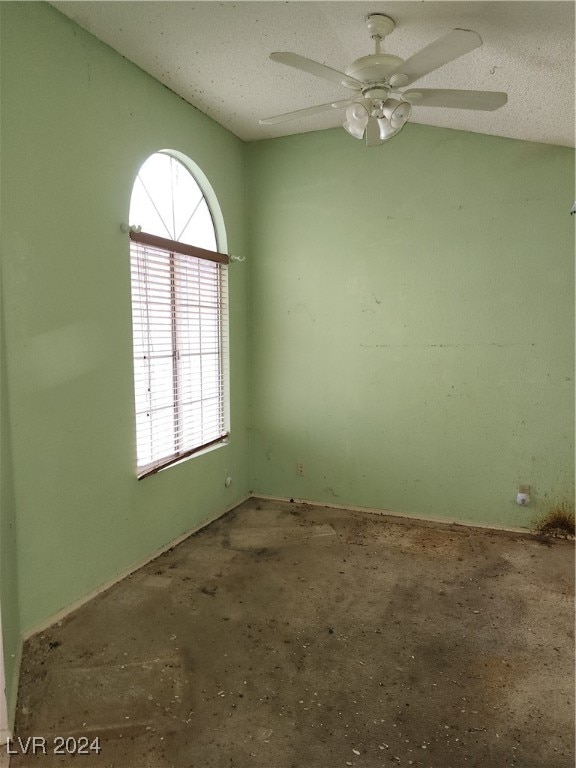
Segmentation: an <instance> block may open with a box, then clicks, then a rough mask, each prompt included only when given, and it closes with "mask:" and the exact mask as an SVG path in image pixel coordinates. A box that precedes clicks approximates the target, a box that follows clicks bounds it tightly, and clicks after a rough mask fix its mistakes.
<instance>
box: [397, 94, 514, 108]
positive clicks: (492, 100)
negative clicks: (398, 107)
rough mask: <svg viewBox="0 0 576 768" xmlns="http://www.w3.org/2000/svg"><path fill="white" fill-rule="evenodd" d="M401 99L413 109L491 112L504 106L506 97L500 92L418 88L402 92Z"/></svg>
mask: <svg viewBox="0 0 576 768" xmlns="http://www.w3.org/2000/svg"><path fill="white" fill-rule="evenodd" d="M402 98H404V99H406V101H409V102H410V104H412V106H413V107H448V108H449V109H483V110H486V111H488V112H491V111H492V110H494V109H498V108H499V107H502V106H504V104H506V102H507V101H508V96H507V95H506V94H505V93H502V91H459V90H455V89H454V90H452V89H442V88H418V89H417V90H413V91H404V93H403V94H402Z"/></svg>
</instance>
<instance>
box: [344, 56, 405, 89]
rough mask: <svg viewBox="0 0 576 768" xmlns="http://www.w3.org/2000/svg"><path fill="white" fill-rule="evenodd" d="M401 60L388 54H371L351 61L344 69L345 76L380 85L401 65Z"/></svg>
mask: <svg viewBox="0 0 576 768" xmlns="http://www.w3.org/2000/svg"><path fill="white" fill-rule="evenodd" d="M402 62H403V59H401V58H400V57H399V56H392V54H390V53H373V54H371V55H370V56H362V57H361V58H359V59H356V61H353V62H352V64H350V66H349V67H347V68H346V74H347V75H350V77H355V78H356V80H360V81H361V82H362V83H381V82H383V81H385V80H386V79H387V77H388V74H389V73H390V72H392V70H394V69H396V67H398V66H399V65H400V64H402Z"/></svg>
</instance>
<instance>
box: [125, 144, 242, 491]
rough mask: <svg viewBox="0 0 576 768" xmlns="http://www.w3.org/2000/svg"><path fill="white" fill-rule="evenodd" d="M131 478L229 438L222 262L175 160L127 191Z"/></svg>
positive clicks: (194, 192)
mask: <svg viewBox="0 0 576 768" xmlns="http://www.w3.org/2000/svg"><path fill="white" fill-rule="evenodd" d="M130 223H132V224H138V225H140V226H141V227H142V230H143V231H142V232H141V233H139V234H135V233H132V234H131V238H132V239H131V245H130V257H131V280H132V328H133V349H134V385H135V402H136V448H137V472H138V477H144V476H146V475H148V474H152V473H154V472H156V471H158V470H159V469H161V468H162V467H165V466H168V465H169V464H173V463H175V462H176V461H180V460H181V459H183V458H184V457H186V456H190V455H192V454H194V453H197V452H198V451H200V450H202V449H204V448H207V447H208V446H211V445H215V444H218V443H220V442H222V441H224V440H225V439H226V437H227V436H228V424H227V413H226V411H227V408H226V390H227V378H228V376H227V360H228V344H227V330H228V322H227V303H228V301H227V263H228V257H227V256H225V255H224V254H220V253H218V252H217V250H216V233H215V230H214V224H213V221H212V217H211V214H210V210H209V208H208V204H207V203H206V200H205V198H204V195H203V194H202V190H201V189H200V187H199V185H198V183H197V182H196V180H195V179H194V177H193V176H192V174H191V173H190V171H189V170H188V169H187V168H186V167H185V166H184V164H183V163H181V162H180V161H179V160H177V159H176V158H175V157H172V156H171V155H169V154H167V153H164V152H158V153H156V154H154V155H152V156H151V157H150V158H148V160H147V161H146V162H145V163H144V165H143V166H142V168H141V169H140V172H139V174H138V177H137V178H136V181H135V183H134V189H133V192H132V198H131V203H130Z"/></svg>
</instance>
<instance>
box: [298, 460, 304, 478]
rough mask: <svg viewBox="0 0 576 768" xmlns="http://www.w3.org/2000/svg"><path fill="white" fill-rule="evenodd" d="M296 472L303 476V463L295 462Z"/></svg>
mask: <svg viewBox="0 0 576 768" xmlns="http://www.w3.org/2000/svg"><path fill="white" fill-rule="evenodd" d="M296 474H297V475H299V476H300V477H303V476H304V464H301V463H300V462H298V464H296Z"/></svg>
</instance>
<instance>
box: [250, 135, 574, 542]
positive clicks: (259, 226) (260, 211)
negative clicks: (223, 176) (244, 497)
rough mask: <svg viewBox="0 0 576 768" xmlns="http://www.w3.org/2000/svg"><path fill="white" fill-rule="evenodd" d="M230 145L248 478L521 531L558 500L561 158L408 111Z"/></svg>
mask: <svg viewBox="0 0 576 768" xmlns="http://www.w3.org/2000/svg"><path fill="white" fill-rule="evenodd" d="M248 158H249V162H248V168H249V186H248V189H249V211H250V214H251V219H250V226H249V243H250V258H251V261H252V265H251V290H252V329H251V338H252V345H253V346H252V363H251V365H252V371H253V374H252V376H253V378H252V382H253V383H252V406H251V407H252V411H251V414H252V415H251V429H252V433H251V462H252V464H251V480H252V488H253V490H254V491H255V492H257V493H266V494H271V495H280V496H292V497H297V498H303V499H310V500H316V501H323V502H331V503H336V504H339V503H342V504H349V505H358V506H366V507H373V508H379V509H388V510H392V511H395V512H402V513H411V514H415V515H420V516H423V517H429V516H430V517H439V518H452V519H457V520H461V521H471V522H472V521H473V522H480V523H488V524H496V525H505V526H522V527H523V526H529V525H530V524H531V522H532V520H533V518H534V517H535V516H536V515H537V514H539V513H540V512H542V511H544V510H546V509H547V507H548V505H549V504H551V503H553V502H554V501H558V500H564V499H568V500H572V498H573V493H574V486H573V474H574V455H573V430H574V407H573V403H574V382H573V371H574V279H573V278H574V274H573V266H574V221H573V220H572V218H571V217H570V216H569V210H570V207H571V204H572V202H573V200H574V153H573V151H572V150H569V149H565V148H560V147H553V146H546V145H540V144H531V143H525V142H519V141H512V140H506V139H501V138H495V137H488V136H481V135H473V134H467V133H464V132H457V131H450V130H444V129H436V128H430V127H425V126H418V125H413V124H411V125H408V126H407V127H406V129H405V130H404V131H403V132H402V133H401V134H400V135H399V136H397V137H396V138H394V139H393V140H392V141H391V142H390V143H389V144H386V145H384V146H382V147H380V148H376V149H367V148H365V147H364V146H363V145H362V144H361V143H360V142H358V141H356V140H354V139H352V138H350V137H348V136H347V135H346V133H345V132H344V131H342V130H340V129H338V130H335V131H329V132H322V133H310V134H304V135H299V136H293V137H288V138H283V139H277V140H271V141H266V142H258V143H254V144H252V145H250V147H249V154H248ZM297 462H301V463H302V465H303V469H304V475H303V476H298V475H297V474H296V464H297ZM519 483H529V484H530V485H531V486H532V488H533V500H534V501H533V504H532V506H531V507H529V508H520V507H518V506H517V505H516V504H515V496H516V492H517V488H518V484H519Z"/></svg>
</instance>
